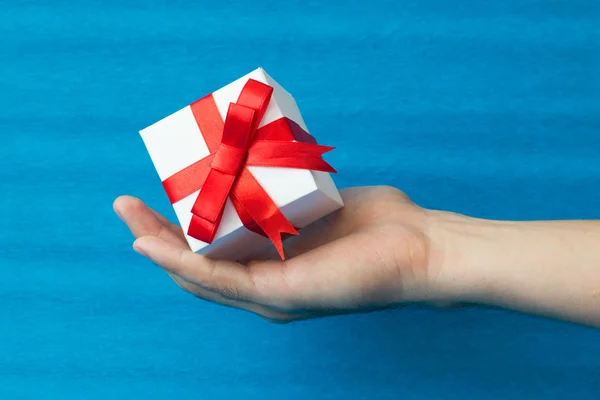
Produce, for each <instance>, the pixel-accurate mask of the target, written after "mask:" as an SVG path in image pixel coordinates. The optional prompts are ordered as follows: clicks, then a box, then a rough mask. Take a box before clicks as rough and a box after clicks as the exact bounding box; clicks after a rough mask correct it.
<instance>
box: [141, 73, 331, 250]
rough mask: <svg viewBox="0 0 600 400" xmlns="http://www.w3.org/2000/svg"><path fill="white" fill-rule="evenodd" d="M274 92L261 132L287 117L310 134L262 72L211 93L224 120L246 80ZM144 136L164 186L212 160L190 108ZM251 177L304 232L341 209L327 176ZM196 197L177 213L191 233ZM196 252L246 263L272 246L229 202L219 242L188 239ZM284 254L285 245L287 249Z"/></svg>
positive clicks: (281, 171) (284, 173)
mask: <svg viewBox="0 0 600 400" xmlns="http://www.w3.org/2000/svg"><path fill="white" fill-rule="evenodd" d="M250 78H252V79H255V80H257V81H260V82H263V83H266V84H268V85H270V86H272V87H273V89H274V90H273V96H272V98H271V101H270V103H269V107H268V108H267V111H266V113H265V116H264V117H263V120H262V122H261V124H260V125H259V126H263V125H266V124H268V123H270V122H273V121H274V120H276V119H278V118H281V117H287V118H289V119H291V120H293V121H294V122H296V123H297V124H298V125H300V126H301V127H302V128H303V129H304V130H305V131H307V132H309V131H308V129H307V127H306V124H305V123H304V120H303V119H302V116H301V115H300V111H299V109H298V107H297V105H296V102H295V100H294V98H293V97H292V96H291V95H290V94H289V93H288V92H286V91H285V90H284V89H283V88H282V87H281V86H280V85H279V84H278V83H277V82H275V81H274V80H273V78H271V77H270V76H269V75H267V73H266V72H265V71H264V70H263V69H262V68H258V69H256V70H254V71H252V72H251V73H249V74H247V75H246V76H243V77H242V78H240V79H238V80H236V81H234V82H232V83H230V84H229V85H227V86H225V87H223V88H221V89H219V90H217V91H215V92H213V98H214V100H215V103H216V104H217V108H218V110H219V112H220V113H221V116H222V117H223V118H225V115H226V113H227V109H228V107H229V103H231V102H235V101H236V100H237V98H238V96H239V94H240V92H241V90H242V88H243V86H244V85H245V84H246V82H247V81H248V79H250ZM140 135H141V137H142V140H143V141H144V144H145V146H146V149H147V150H148V153H149V154H150V158H151V159H152V162H153V163H154V166H155V168H156V171H157V173H158V176H159V178H160V179H161V181H164V180H165V179H167V178H168V177H170V176H172V175H174V174H175V173H177V172H179V171H181V170H182V169H184V168H186V167H187V166H189V165H191V164H193V163H195V162H196V161H198V160H200V159H202V158H204V157H206V156H208V155H209V151H208V148H207V146H206V143H205V142H204V138H203V137H202V134H201V132H200V129H199V127H198V125H197V123H196V120H195V119H194V116H193V114H192V111H191V109H190V107H189V106H186V107H184V108H183V109H181V110H179V111H177V112H175V113H173V114H171V115H170V116H168V117H166V118H164V119H162V120H160V121H158V122H156V123H155V124H153V125H151V126H149V127H147V128H145V129H143V130H141V131H140ZM248 169H249V170H250V172H251V173H252V175H253V176H254V177H255V178H256V180H257V181H258V182H259V183H260V184H261V186H262V187H263V188H264V189H265V191H266V192H267V193H268V194H269V196H270V197H271V199H273V201H274V202H275V204H276V205H277V206H278V207H279V208H280V209H281V211H282V212H283V214H284V215H285V216H286V217H287V218H288V220H289V221H290V222H291V223H292V224H293V225H294V226H296V227H299V228H302V227H305V226H307V225H309V224H310V223H312V222H314V221H316V220H318V219H320V218H322V217H324V216H325V215H327V214H329V213H331V212H333V211H335V210H337V209H339V208H341V207H342V206H343V202H342V199H341V197H340V195H339V193H338V190H337V188H336V187H335V184H334V183H333V180H332V179H331V176H330V175H329V174H328V173H326V172H319V171H309V170H301V169H292V168H270V167H248ZM198 193H199V191H198V192H196V193H193V194H191V195H190V196H188V197H186V198H185V199H183V200H181V201H179V202H177V203H175V204H174V205H173V208H174V210H175V213H176V215H177V218H178V219H179V223H180V225H181V227H182V228H183V231H184V232H185V233H187V230H188V227H189V224H190V221H191V219H192V213H191V209H192V206H193V204H194V202H195V201H196V198H197V197H198ZM186 239H187V241H188V243H189V245H190V248H191V249H192V251H195V252H198V253H201V254H205V255H207V256H210V257H214V258H226V259H234V260H238V259H245V258H247V257H249V256H251V255H252V254H253V253H254V252H256V251H257V250H259V249H261V248H263V247H264V246H266V245H268V244H269V243H270V242H269V240H268V239H267V238H265V237H263V236H261V235H257V234H256V233H254V232H251V231H248V230H247V229H246V228H244V226H243V225H242V222H241V221H240V219H239V217H238V216H237V213H236V212H235V209H234V208H233V205H232V204H231V201H230V200H228V201H227V204H226V206H225V211H224V213H223V219H222V221H221V224H220V225H219V228H218V230H217V234H216V236H215V240H214V241H213V243H212V244H207V243H204V242H202V241H199V240H197V239H194V238H192V237H189V236H188V235H187V234H186ZM284 248H285V245H284Z"/></svg>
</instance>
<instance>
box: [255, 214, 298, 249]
mask: <svg viewBox="0 0 600 400" xmlns="http://www.w3.org/2000/svg"><path fill="white" fill-rule="evenodd" d="M259 225H260V226H261V227H262V228H263V231H264V232H265V234H266V235H267V237H268V238H269V239H270V240H271V242H272V243H273V245H274V246H275V248H276V249H277V252H278V253H279V256H280V257H281V259H282V260H285V253H284V251H283V237H282V235H284V234H286V233H287V234H290V235H298V231H297V230H296V228H294V226H293V225H292V224H290V221H288V220H287V218H286V217H285V216H284V215H283V214H282V213H281V212H280V213H278V215H273V217H272V218H270V219H269V220H267V221H260V222H259Z"/></svg>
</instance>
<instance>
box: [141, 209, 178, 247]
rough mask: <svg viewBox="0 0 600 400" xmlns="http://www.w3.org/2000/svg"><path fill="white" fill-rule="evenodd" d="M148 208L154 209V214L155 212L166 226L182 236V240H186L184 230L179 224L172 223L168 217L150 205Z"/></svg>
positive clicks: (157, 217)
mask: <svg viewBox="0 0 600 400" xmlns="http://www.w3.org/2000/svg"><path fill="white" fill-rule="evenodd" d="M148 209H149V210H150V211H152V214H154V216H155V217H156V219H158V220H159V221H160V223H161V224H163V226H164V227H165V228H167V229H168V230H170V231H171V232H172V233H173V234H175V235H176V236H178V237H180V238H181V239H182V240H185V236H184V234H183V230H182V229H181V227H180V226H179V225H177V224H174V223H172V222H171V221H169V220H168V219H167V218H165V217H164V216H163V215H162V214H160V213H158V212H157V211H155V210H153V209H152V208H150V207H148Z"/></svg>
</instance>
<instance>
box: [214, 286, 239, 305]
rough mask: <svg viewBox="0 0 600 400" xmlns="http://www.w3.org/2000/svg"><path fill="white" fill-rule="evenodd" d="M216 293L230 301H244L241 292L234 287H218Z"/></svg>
mask: <svg viewBox="0 0 600 400" xmlns="http://www.w3.org/2000/svg"><path fill="white" fill-rule="evenodd" d="M216 291H217V292H218V293H219V294H221V295H222V296H223V297H225V298H228V299H230V300H238V301H240V300H244V299H243V296H241V292H240V290H239V289H238V288H237V287H235V286H232V285H217V287H216Z"/></svg>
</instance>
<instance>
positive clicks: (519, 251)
mask: <svg viewBox="0 0 600 400" xmlns="http://www.w3.org/2000/svg"><path fill="white" fill-rule="evenodd" d="M436 214H437V216H436V218H435V221H436V222H435V223H434V225H435V226H436V227H435V228H434V229H436V230H437V231H438V232H442V233H441V234H439V235H437V236H436V238H437V239H436V241H437V246H438V248H439V249H440V252H439V254H440V255H441V256H440V260H439V262H440V263H441V264H443V265H442V267H441V268H440V271H442V272H441V274H442V276H441V279H440V281H441V282H444V289H443V290H444V291H447V292H449V293H453V294H455V295H456V297H457V298H459V299H463V300H466V301H473V302H478V303H485V304H489V305H494V306H501V307H508V308H513V309H516V310H520V311H525V312H531V313H536V314H541V315H547V316H551V317H557V318H563V319H569V320H573V321H577V322H582V323H587V324H592V325H596V326H600V221H548V222H541V221H540V222H499V221H488V220H479V219H473V218H467V217H462V216H456V215H452V214H447V213H436Z"/></svg>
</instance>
